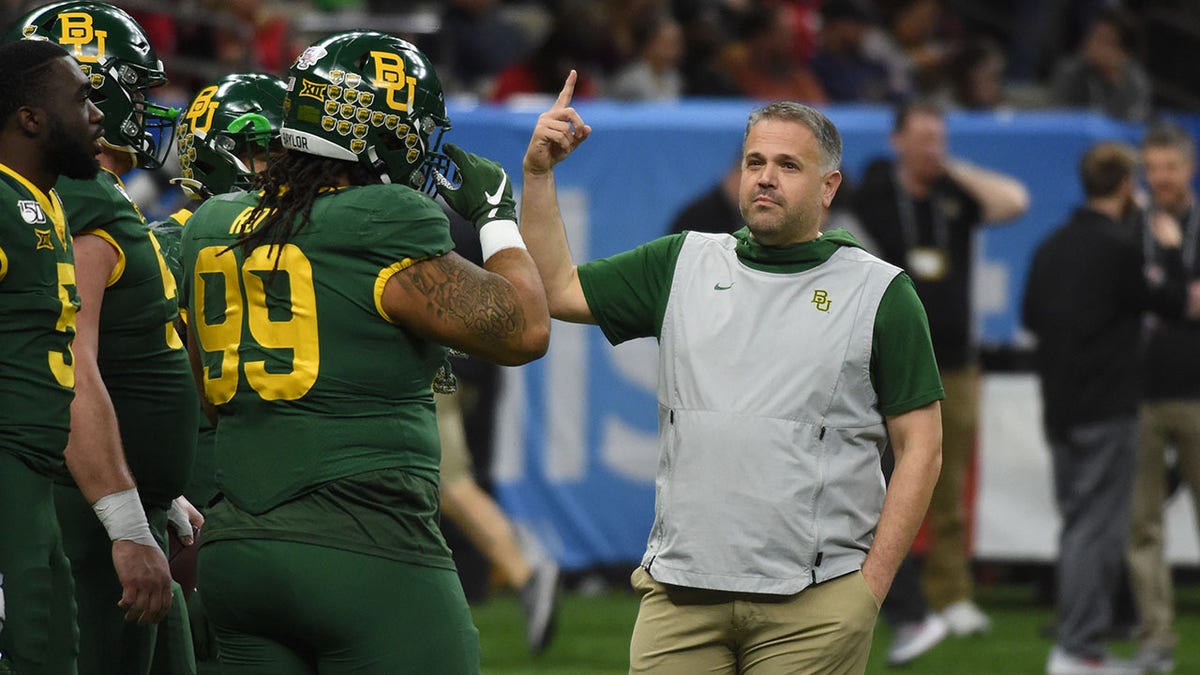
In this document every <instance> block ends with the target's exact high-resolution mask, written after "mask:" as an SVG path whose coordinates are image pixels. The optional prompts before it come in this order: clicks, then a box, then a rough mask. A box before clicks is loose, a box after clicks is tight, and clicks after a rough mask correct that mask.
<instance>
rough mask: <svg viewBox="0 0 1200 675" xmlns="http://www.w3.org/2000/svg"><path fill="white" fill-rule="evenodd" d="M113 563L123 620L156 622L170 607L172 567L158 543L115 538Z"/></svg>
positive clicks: (165, 614) (160, 619)
mask: <svg viewBox="0 0 1200 675" xmlns="http://www.w3.org/2000/svg"><path fill="white" fill-rule="evenodd" d="M112 559H113V567H114V568H116V570H117V578H118V579H120V581H121V588H122V590H123V591H124V594H123V595H122V596H121V601H120V602H118V603H117V606H118V607H120V608H121V609H124V610H125V620H126V621H137V622H138V623H139V624H148V623H158V622H160V621H162V620H163V619H164V618H166V616H167V610H168V609H170V608H171V568H170V567H169V566H168V565H167V556H165V555H163V552H162V549H160V548H158V547H157V546H146V545H145V544H138V543H136V542H132V541H127V540H124V539H118V540H117V541H114V542H113V544H112Z"/></svg>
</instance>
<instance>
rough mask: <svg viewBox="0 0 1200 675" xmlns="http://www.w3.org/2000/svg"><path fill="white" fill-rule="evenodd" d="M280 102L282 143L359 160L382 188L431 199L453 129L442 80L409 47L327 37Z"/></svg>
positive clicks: (384, 40) (298, 66) (302, 63)
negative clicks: (398, 186) (446, 139)
mask: <svg viewBox="0 0 1200 675" xmlns="http://www.w3.org/2000/svg"><path fill="white" fill-rule="evenodd" d="M288 75H289V79H288V95H287V98H286V99H285V100H284V104H283V110H284V112H283V131H282V134H281V135H282V139H283V146H284V147H285V148H287V149H289V150H293V151H297V152H305V153H309V154H313V155H319V156H321V157H332V158H334V159H344V160H348V161H352V162H360V163H361V164H363V165H364V166H366V167H367V168H368V169H369V170H370V171H371V172H372V173H373V174H374V175H376V176H379V178H380V180H382V181H383V182H385V183H399V184H402V185H408V186H409V187H412V188H415V189H418V190H424V191H425V192H427V193H430V194H433V192H434V187H433V185H434V183H433V179H432V171H431V170H432V169H439V170H441V171H442V172H443V173H445V172H446V170H447V169H448V167H449V160H448V159H447V158H446V156H445V155H443V154H442V153H441V151H440V149H441V143H442V135H443V134H444V133H445V132H446V130H448V129H449V128H450V119H449V118H448V117H447V116H446V102H445V99H444V98H443V96H442V83H441V82H440V81H439V80H438V77H437V73H435V72H434V70H433V64H432V63H430V61H429V59H428V58H426V57H425V55H424V54H422V53H421V52H420V50H418V49H417V48H416V47H414V46H413V45H412V44H410V43H408V42H406V41H404V40H401V39H399V38H396V37H392V36H390V35H384V34H383V33H375V32H366V31H352V32H347V33H339V34H337V35H333V36H331V37H328V38H325V39H324V40H321V41H320V42H317V43H316V44H313V45H312V46H310V47H309V48H307V49H305V50H304V52H302V53H301V54H300V56H299V57H297V58H296V62H295V63H294V64H292V67H291V70H290V71H289V72H288Z"/></svg>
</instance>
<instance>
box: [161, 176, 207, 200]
mask: <svg viewBox="0 0 1200 675" xmlns="http://www.w3.org/2000/svg"><path fill="white" fill-rule="evenodd" d="M168 182H169V183H170V184H171V185H178V186H179V187H180V189H182V190H183V193H184V194H186V195H187V196H188V197H190V198H192V199H200V200H203V199H208V198H209V197H211V196H213V194H212V192H211V191H209V189H208V188H206V187H205V186H204V183H201V182H200V181H198V180H196V179H195V178H183V177H182V176H181V177H179V178H172V179H171V180H170V181H168Z"/></svg>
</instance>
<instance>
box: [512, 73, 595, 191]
mask: <svg viewBox="0 0 1200 675" xmlns="http://www.w3.org/2000/svg"><path fill="white" fill-rule="evenodd" d="M576 78H578V74H577V73H576V72H575V71H574V70H572V71H571V74H570V75H567V81H566V82H564V83H563V88H562V91H560V92H559V93H558V99H557V100H555V101H554V105H552V106H550V109H549V110H547V111H546V112H544V113H542V114H541V115H539V116H538V121H537V126H535V127H534V128H533V138H532V139H530V141H529V148H528V149H527V150H526V151H525V162H524V169H525V172H526V173H532V174H542V173H547V172H548V171H550V170H552V169H553V168H554V165H556V164H558V163H559V162H561V161H563V160H564V159H566V158H567V155H570V154H571V153H572V152H573V151H574V150H575V148H578V147H579V144H580V143H583V142H584V141H586V140H587V137H588V135H589V134H591V133H592V128H591V127H589V126H588V125H586V124H584V123H583V118H582V117H580V116H579V113H577V112H575V109H574V108H572V107H570V105H571V97H572V96H574V95H575V80H576Z"/></svg>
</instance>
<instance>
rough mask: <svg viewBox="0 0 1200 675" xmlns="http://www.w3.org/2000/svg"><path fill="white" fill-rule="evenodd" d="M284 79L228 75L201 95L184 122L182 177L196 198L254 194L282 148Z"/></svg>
mask: <svg viewBox="0 0 1200 675" xmlns="http://www.w3.org/2000/svg"><path fill="white" fill-rule="evenodd" d="M286 93H287V90H286V85H285V84H284V82H283V80H280V79H279V78H277V77H273V76H271V75H263V74H258V73H252V74H236V75H227V76H226V77H223V78H221V79H220V80H218V81H217V82H215V83H213V84H211V85H209V86H207V87H204V88H203V89H201V90H200V92H199V93H197V94H196V98H194V99H193V100H192V103H191V105H190V106H188V109H187V111H185V112H184V113H183V116H182V119H181V120H180V122H179V134H178V148H177V152H178V155H179V165H180V168H181V170H182V173H183V176H182V178H177V179H175V180H173V181H172V182H175V183H178V184H179V185H180V186H181V187H182V188H183V190H184V192H185V193H187V195H188V196H189V197H191V198H193V199H206V198H208V197H211V196H213V195H215V194H222V193H225V192H230V191H232V190H250V189H252V188H253V186H254V177H255V175H256V174H258V173H259V171H258V170H257V167H256V162H265V161H267V160H268V159H269V156H270V154H271V153H272V152H273V151H277V150H278V147H279V146H278V139H279V129H280V127H281V126H282V115H283V98H284V95H285V94H286Z"/></svg>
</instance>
